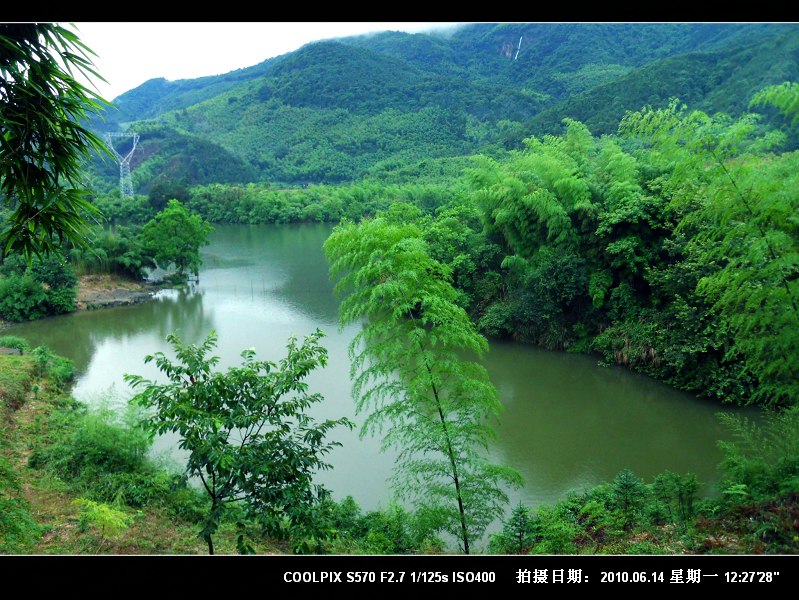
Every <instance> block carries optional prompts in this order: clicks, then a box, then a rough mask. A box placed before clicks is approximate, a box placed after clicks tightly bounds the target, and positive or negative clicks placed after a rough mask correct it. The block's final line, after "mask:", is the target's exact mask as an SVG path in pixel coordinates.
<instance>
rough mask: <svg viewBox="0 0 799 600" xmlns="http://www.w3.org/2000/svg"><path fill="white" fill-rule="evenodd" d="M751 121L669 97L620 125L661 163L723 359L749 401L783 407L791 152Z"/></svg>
mask: <svg viewBox="0 0 799 600" xmlns="http://www.w3.org/2000/svg"><path fill="white" fill-rule="evenodd" d="M792 91H793V88H791V87H786V88H785V91H784V94H786V95H787V94H790V93H791V92H792ZM770 97H771V96H769V95H764V96H763V97H762V98H763V100H762V101H766V98H770ZM780 98H782V96H780ZM775 102H777V101H776V100H775ZM780 106H781V105H780ZM785 110H786V111H787V112H786V114H789V112H790V111H789V107H788V109H785ZM757 121H758V118H757V116H756V115H744V116H743V117H741V118H740V119H737V120H732V119H731V118H729V117H728V116H726V115H723V114H717V115H713V116H710V115H707V114H705V113H702V112H699V111H694V112H690V113H689V112H688V111H686V110H685V108H684V107H680V106H678V104H677V103H676V102H673V103H672V104H671V105H670V106H669V107H668V108H665V109H660V110H653V109H651V108H647V109H644V110H643V111H640V112H638V113H631V114H628V115H627V116H626V117H625V119H624V120H623V121H622V124H621V129H622V131H624V132H625V133H627V134H629V135H631V136H638V137H639V138H640V139H643V140H644V141H645V142H647V143H649V144H651V146H652V147H653V149H654V150H655V152H653V154H655V155H657V156H660V157H661V162H666V163H667V164H668V173H667V175H665V176H664V177H663V180H662V185H663V187H664V189H665V191H666V193H668V194H669V195H670V196H671V198H672V199H671V205H672V206H673V207H674V208H675V210H677V211H678V212H679V214H680V215H681V219H680V222H679V224H678V225H677V228H676V230H677V232H678V233H686V234H687V235H688V236H689V238H690V240H689V242H688V244H687V246H686V252H687V253H688V254H689V255H691V256H692V257H693V258H694V259H695V260H697V261H700V262H703V263H705V264H707V265H712V267H713V268H712V270H711V271H710V272H708V273H706V274H705V275H704V277H702V278H701V279H700V280H699V281H698V283H697V286H696V291H697V292H698V293H699V294H701V295H703V296H705V297H706V298H707V299H708V300H709V302H710V303H712V305H713V308H714V309H715V310H716V311H717V312H718V313H719V314H720V316H721V317H722V318H723V319H724V320H725V321H726V322H727V323H729V326H730V328H731V330H732V333H733V334H734V336H733V342H732V344H731V346H730V348H729V350H728V353H727V356H728V358H740V359H742V361H743V363H744V365H745V367H746V370H747V371H748V372H749V373H752V374H753V375H754V376H755V377H756V378H757V380H758V385H757V386H756V387H755V388H754V390H753V394H752V398H751V399H752V400H753V401H761V402H764V403H768V404H774V405H780V404H792V403H795V402H796V399H797V398H799V371H797V365H799V335H797V332H799V221H797V219H796V214H797V211H798V210H799V198H798V197H797V195H796V193H795V191H796V188H797V185H799V176H798V175H797V173H799V153H797V152H790V153H785V154H782V155H779V156H776V155H768V154H765V153H766V152H767V151H768V150H769V149H771V148H772V147H774V146H775V145H777V144H779V143H780V142H781V141H782V139H783V137H784V136H782V135H781V134H779V133H776V132H765V133H763V132H762V129H761V128H759V126H758V122H757Z"/></svg>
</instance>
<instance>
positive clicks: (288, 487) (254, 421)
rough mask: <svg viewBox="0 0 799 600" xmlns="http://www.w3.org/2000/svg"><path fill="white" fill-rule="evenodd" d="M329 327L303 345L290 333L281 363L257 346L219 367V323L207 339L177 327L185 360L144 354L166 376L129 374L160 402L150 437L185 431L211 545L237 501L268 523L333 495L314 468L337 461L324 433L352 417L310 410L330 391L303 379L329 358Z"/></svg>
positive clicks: (145, 398) (148, 402)
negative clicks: (259, 355) (324, 416)
mask: <svg viewBox="0 0 799 600" xmlns="http://www.w3.org/2000/svg"><path fill="white" fill-rule="evenodd" d="M322 336H323V333H322V332H321V331H319V330H317V331H316V332H315V333H313V334H312V335H310V336H308V337H306V338H305V340H304V341H303V343H302V345H299V346H298V345H297V341H296V339H295V338H293V337H292V338H290V339H289V342H288V355H287V356H286V358H284V359H282V360H281V361H280V363H279V364H275V363H273V362H267V361H258V360H256V359H255V351H254V350H253V349H247V350H244V351H243V352H242V353H241V356H242V358H243V359H244V360H243V362H242V365H241V366H240V367H231V368H229V369H228V370H227V372H220V371H215V370H214V367H215V366H216V365H217V363H218V362H219V357H218V356H209V353H210V352H211V350H212V349H213V348H214V347H215V346H216V342H217V337H216V334H215V333H214V332H213V331H212V332H211V333H210V334H209V335H208V337H207V338H206V339H205V341H204V342H203V343H202V344H200V345H199V346H196V345H186V344H184V343H183V342H182V341H181V340H180V338H178V336H177V335H175V334H170V335H169V336H168V337H167V341H169V343H170V344H172V347H173V348H174V350H175V353H176V355H177V359H178V360H177V362H173V361H171V360H170V359H169V358H167V357H166V356H165V355H164V354H163V353H161V352H157V353H155V354H154V355H149V356H147V357H145V359H144V361H145V363H147V362H150V361H155V363H156V365H157V366H158V368H159V369H160V370H161V371H162V372H163V373H164V374H165V375H166V376H167V378H168V380H169V382H168V383H157V382H154V381H148V380H145V379H143V378H142V377H140V376H138V375H125V381H127V382H128V383H130V384H131V385H132V386H133V387H134V388H143V390H142V391H141V392H140V393H139V394H137V395H136V396H135V397H134V398H133V399H132V400H131V401H132V402H134V403H135V404H138V405H140V406H143V407H146V408H148V409H154V412H153V414H152V415H151V416H150V417H148V418H147V419H146V420H145V421H144V422H143V427H144V428H145V429H146V430H147V431H148V432H149V433H150V434H151V435H152V436H155V435H156V434H165V433H167V432H174V433H177V434H179V435H180V437H181V441H180V444H179V446H180V447H181V448H183V449H184V450H186V451H188V453H189V458H188V463H187V465H186V469H187V472H188V474H189V475H190V476H195V477H198V478H199V479H200V481H201V482H202V485H203V488H204V489H205V491H206V492H207V493H208V496H209V497H210V499H211V507H210V510H209V512H208V515H207V518H206V520H205V523H204V526H203V529H202V532H201V534H200V535H201V537H202V538H203V539H204V540H205V541H206V543H207V544H208V552H209V553H210V554H213V553H214V545H213V539H212V536H213V534H214V533H215V532H216V530H217V528H218V527H219V523H220V520H221V518H222V515H223V512H224V510H225V508H226V507H227V506H228V505H229V504H230V503H233V502H239V501H242V502H243V503H244V504H245V505H246V508H247V510H246V511H245V512H246V514H247V515H248V516H249V517H251V518H254V519H256V520H257V521H260V523H262V524H264V525H266V524H270V523H274V522H276V521H277V520H279V517H280V515H285V514H288V515H289V516H291V515H296V514H299V513H300V512H301V511H302V510H304V509H306V508H308V507H309V506H311V505H313V504H315V503H316V502H317V501H318V500H319V499H320V498H323V497H324V496H325V493H326V492H325V490H324V488H322V487H321V486H319V485H315V484H313V482H312V476H313V474H314V473H315V472H316V471H319V470H322V469H328V468H330V465H329V464H327V463H325V462H323V461H322V459H321V457H322V456H323V455H325V454H327V453H328V452H329V451H330V450H331V449H332V448H333V447H335V446H340V445H341V444H339V443H338V442H327V441H325V436H326V434H327V432H328V431H330V430H331V429H333V428H334V427H336V426H338V425H344V426H345V427H352V423H351V422H350V421H349V420H347V419H346V418H342V419H333V420H330V419H329V420H326V421H324V422H321V423H317V422H316V421H315V420H314V419H312V418H311V417H309V416H308V415H307V414H306V411H307V410H308V408H309V407H310V406H311V405H312V404H315V403H317V402H321V401H322V400H323V398H322V396H321V395H320V394H309V393H308V385H307V384H306V383H305V382H304V381H303V380H304V379H305V377H306V376H307V375H308V374H309V373H310V372H311V371H312V370H314V369H315V368H316V367H317V366H324V365H325V364H326V363H327V350H325V348H323V347H322V346H320V345H319V343H318V342H319V338H321V337H322ZM239 547H240V549H241V548H242V547H243V534H242V535H240V536H239Z"/></svg>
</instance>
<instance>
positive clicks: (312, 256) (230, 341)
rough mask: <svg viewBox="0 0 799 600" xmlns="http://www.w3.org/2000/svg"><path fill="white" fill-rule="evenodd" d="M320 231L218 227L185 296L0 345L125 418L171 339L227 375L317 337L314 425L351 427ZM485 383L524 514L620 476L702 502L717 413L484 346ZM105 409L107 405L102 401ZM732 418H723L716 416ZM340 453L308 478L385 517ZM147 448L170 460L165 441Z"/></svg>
mask: <svg viewBox="0 0 799 600" xmlns="http://www.w3.org/2000/svg"><path fill="white" fill-rule="evenodd" d="M330 230H331V227H330V226H329V225H280V226H265V225H264V226H234V225H227V226H225V225H220V226H217V227H216V231H215V232H214V233H213V234H212V236H211V244H210V245H209V246H207V247H205V248H204V249H203V260H204V265H203V268H202V270H201V273H200V281H199V283H198V284H196V285H195V286H193V288H192V289H191V290H189V291H176V290H165V291H162V292H159V293H158V294H157V295H156V297H155V299H154V300H153V301H151V302H147V303H144V304H140V305H137V306H130V307H120V308H111V309H105V310H99V311H90V312H79V313H73V314H70V315H64V316H60V317H54V318H50V319H44V320H41V321H36V322H31V323H25V324H20V325H16V326H14V327H12V328H10V329H9V330H7V331H6V332H5V333H7V334H10V335H19V336H23V337H26V338H28V340H29V341H30V342H31V343H32V345H40V344H46V345H47V346H49V347H50V348H51V349H52V350H54V351H55V352H57V353H59V354H62V355H64V356H67V357H68V358H70V359H72V360H73V361H75V364H76V366H77V369H78V371H79V377H78V380H77V383H76V385H75V387H74V395H75V397H76V398H78V399H79V400H82V401H85V402H87V403H90V404H96V403H100V402H110V403H111V405H112V406H116V405H117V404H118V405H120V406H121V405H122V404H123V403H124V401H125V399H126V398H128V397H129V396H130V395H131V393H130V390H129V388H128V387H127V386H126V384H125V383H124V382H123V381H122V376H123V374H125V373H137V374H141V375H144V376H146V377H149V378H153V377H157V376H158V372H157V370H156V369H155V367H154V366H153V365H145V364H144V363H143V358H144V356H145V355H146V354H149V353H152V352H155V351H158V350H162V351H168V350H169V347H168V345H167V344H166V342H165V340H164V338H165V337H166V335H167V334H168V333H170V332H171V331H175V330H176V331H178V332H179V334H180V335H181V337H182V338H183V339H184V341H188V342H192V343H195V342H199V341H201V340H202V339H203V338H204V337H205V335H206V334H207V333H208V332H209V331H210V330H211V329H215V330H216V331H217V333H218V335H219V346H218V348H217V353H218V354H219V355H220V356H221V357H222V363H221V365H222V366H227V365H231V364H235V363H237V362H238V360H239V353H240V352H241V350H242V349H244V348H248V347H254V348H255V349H256V351H257V353H258V356H259V358H263V359H269V360H274V361H277V360H278V359H279V358H281V357H282V356H283V355H284V353H285V343H286V339H287V338H288V336H289V335H291V334H295V335H297V336H298V337H301V336H303V335H305V334H308V333H311V332H312V331H314V330H315V329H316V328H317V327H318V328H320V329H322V330H323V331H325V332H326V334H327V337H325V338H324V340H323V344H324V345H325V346H326V347H327V348H328V350H329V353H330V356H329V362H328V365H327V367H326V368H325V369H323V370H319V371H317V372H316V373H314V374H313V375H312V377H311V378H310V380H309V383H310V386H311V390H312V391H319V392H321V393H322V394H323V395H324V396H325V402H324V403H323V404H321V405H319V406H318V408H317V409H316V410H315V414H316V415H317V416H319V417H339V416H349V417H350V418H352V419H353V420H355V421H356V423H358V424H360V423H361V422H362V421H363V419H362V418H361V417H359V416H356V415H355V414H354V407H353V402H352V399H351V395H350V382H349V361H348V359H347V345H348V343H349V341H350V340H351V339H352V337H353V335H354V332H355V331H356V329H355V326H350V327H346V328H344V329H343V330H339V328H338V321H337V306H338V303H337V301H336V299H335V297H334V295H333V285H332V283H331V282H330V281H329V279H328V273H327V263H326V261H325V259H324V256H323V253H322V249H321V246H322V243H323V242H324V240H325V239H326V237H327V235H328V234H329V232H330ZM484 364H485V366H486V367H487V369H488V371H489V374H490V376H491V380H492V381H493V382H494V384H495V385H496V387H497V389H498V390H499V393H500V399H501V401H502V403H503V404H504V406H505V411H504V413H503V415H502V418H501V422H500V424H499V425H498V426H497V427H496V431H497V439H496V442H495V443H494V445H493V447H492V449H491V452H492V454H493V456H494V458H495V460H497V461H499V462H501V463H503V464H507V465H509V466H512V467H514V468H516V469H517V470H518V471H519V472H521V474H522V475H523V476H524V479H525V482H526V484H525V486H524V488H523V489H521V490H519V491H515V492H513V493H512V494H511V496H512V502H516V501H518V500H520V499H521V500H523V501H524V502H526V503H528V504H531V505H535V504H538V503H540V502H551V501H555V500H557V499H559V498H562V497H563V496H564V494H565V493H566V492H567V491H568V490H569V489H578V490H579V489H582V488H584V487H586V486H591V485H594V484H596V483H598V482H600V481H603V480H607V479H611V478H613V477H614V476H615V475H616V473H618V471H619V470H621V469H623V468H624V467H629V468H631V469H632V470H633V471H634V472H635V473H636V474H637V475H639V476H641V477H644V478H645V479H647V480H650V478H651V477H652V476H653V475H655V474H656V473H658V472H661V471H663V470H665V469H670V470H672V471H678V472H686V471H691V472H693V473H696V475H697V476H698V478H699V480H700V481H702V482H704V483H705V484H706V486H705V488H704V490H703V492H704V493H708V492H709V491H710V490H711V488H712V483H713V482H715V481H716V480H717V475H716V470H715V466H716V464H717V463H718V461H719V459H720V458H721V455H720V452H719V450H718V449H717V447H716V440H718V439H721V438H723V437H724V436H725V432H724V431H723V429H722V428H721V427H720V425H719V424H718V422H717V420H716V418H715V413H716V412H718V411H719V410H722V409H721V407H720V406H719V405H718V404H714V403H710V402H706V401H702V400H699V399H696V398H694V397H693V396H691V395H689V394H684V393H681V392H678V391H675V390H673V389H671V388H669V387H668V386H666V385H663V384H660V383H658V382H656V381H653V380H651V379H648V378H647V377H644V376H640V375H636V374H634V373H630V372H629V371H626V370H624V369H621V368H616V367H613V368H604V367H599V366H597V359H596V358H595V357H591V356H584V355H571V354H565V353H558V352H548V351H544V350H540V349H537V348H533V347H529V346H525V345H521V344H515V343H509V342H503V341H496V340H492V341H491V348H490V351H489V353H488V354H487V356H486V357H485V360H484ZM109 398H110V400H109ZM724 410H730V409H724ZM337 436H338V438H337V439H338V440H339V441H341V442H342V443H343V446H342V447H341V448H338V449H336V450H335V451H334V452H333V453H331V454H330V455H328V458H329V461H330V462H332V463H333V464H334V468H333V469H332V470H330V471H327V472H325V473H322V474H321V475H320V477H319V479H320V481H322V482H324V483H325V484H326V485H327V486H328V487H329V488H330V489H332V490H333V493H334V496H335V497H338V498H341V497H344V496H345V495H348V494H350V495H352V496H354V497H355V499H356V500H358V502H359V503H361V505H362V506H363V507H364V508H367V509H370V508H375V507H377V506H381V505H382V506H385V505H386V504H387V503H388V502H389V500H390V498H391V489H390V486H389V485H388V483H387V479H388V478H389V476H390V474H391V467H392V463H393V454H391V453H380V452H379V445H380V443H379V440H377V439H374V438H371V437H367V438H364V439H360V438H359V436H358V433H357V430H356V431H352V432H348V431H339V432H338V433H337ZM156 449H157V450H159V451H161V452H162V453H166V454H171V455H172V456H173V457H177V458H178V459H179V458H180V457H179V455H178V454H177V451H176V449H175V440H174V439H169V438H167V439H161V440H159V442H158V443H157V445H156Z"/></svg>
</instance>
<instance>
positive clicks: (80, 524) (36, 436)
mask: <svg viewBox="0 0 799 600" xmlns="http://www.w3.org/2000/svg"><path fill="white" fill-rule="evenodd" d="M71 368H72V367H71V365H70V364H69V363H68V362H67V361H64V360H63V359H60V358H59V357H56V356H54V355H52V354H47V355H38V356H36V357H34V356H33V355H28V354H25V355H22V356H3V355H0V509H1V511H0V512H2V513H3V514H2V515H0V554H7V553H12V554H205V553H206V552H207V550H206V546H205V543H204V542H203V541H202V540H201V539H200V538H199V536H198V535H197V531H198V525H197V521H198V519H199V515H200V514H201V513H202V511H203V510H204V509H205V504H204V499H203V496H202V495H199V496H197V494H195V493H194V492H192V490H191V489H190V488H188V487H186V485H185V482H183V481H182V479H181V478H180V477H179V476H175V475H173V474H170V473H168V472H166V471H162V470H160V469H159V468H158V467H157V466H156V465H155V464H154V463H152V462H151V461H150V460H149V459H148V458H139V459H138V461H137V462H136V463H135V464H134V463H132V462H130V461H128V462H127V463H126V462H124V461H121V460H120V458H126V457H127V458H130V457H129V456H128V454H130V452H131V449H130V446H131V443H132V442H135V440H136V437H135V436H136V434H135V433H134V432H132V431H131V430H128V429H126V428H124V427H123V426H121V425H119V424H115V423H114V422H113V421H110V420H108V418H107V417H104V416H101V415H98V414H93V413H90V412H87V408H86V406H85V405H83V404H81V403H79V402H76V401H75V400H74V399H73V398H72V397H71V396H70V395H69V393H68V390H67V388H66V387H65V386H66V385H67V384H68V379H69V378H70V372H71ZM65 379H66V380H65ZM120 465H124V466H120ZM73 470H74V472H72V471H73ZM64 471H69V472H70V476H69V477H65V476H64V475H65V473H64ZM110 487H115V488H117V489H116V490H115V491H113V493H112V491H109V489H110ZM156 492H157V493H156ZM109 495H110V496H113V497H110V496H109ZM236 535H237V532H236V529H235V527H234V526H233V524H231V523H227V522H226V523H224V524H223V526H222V528H221V529H220V531H219V533H218V535H217V536H215V540H214V541H215V542H216V545H217V551H218V552H219V553H220V554H235V553H236ZM258 550H259V552H261V553H265V552H275V551H276V548H275V546H272V545H267V544H265V543H262V544H261V545H260V546H259V548H258Z"/></svg>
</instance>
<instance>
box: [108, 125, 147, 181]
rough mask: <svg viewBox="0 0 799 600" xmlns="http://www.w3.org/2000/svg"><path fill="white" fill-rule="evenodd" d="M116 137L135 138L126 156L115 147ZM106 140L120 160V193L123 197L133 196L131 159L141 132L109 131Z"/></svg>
mask: <svg viewBox="0 0 799 600" xmlns="http://www.w3.org/2000/svg"><path fill="white" fill-rule="evenodd" d="M114 138H133V146H132V147H131V149H130V152H128V153H127V154H126V155H125V156H122V155H121V154H120V153H119V152H117V149H116V148H114ZM105 140H106V142H107V143H108V147H109V148H111V151H112V152H113V153H114V155H115V156H116V157H117V160H118V161H119V193H120V194H122V196H123V197H125V196H132V195H133V182H132V181H131V179H130V159H131V157H132V156H133V153H134V152H135V151H136V144H138V143H139V134H138V133H128V132H125V133H118V132H113V133H112V132H107V133H106V134H105Z"/></svg>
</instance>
